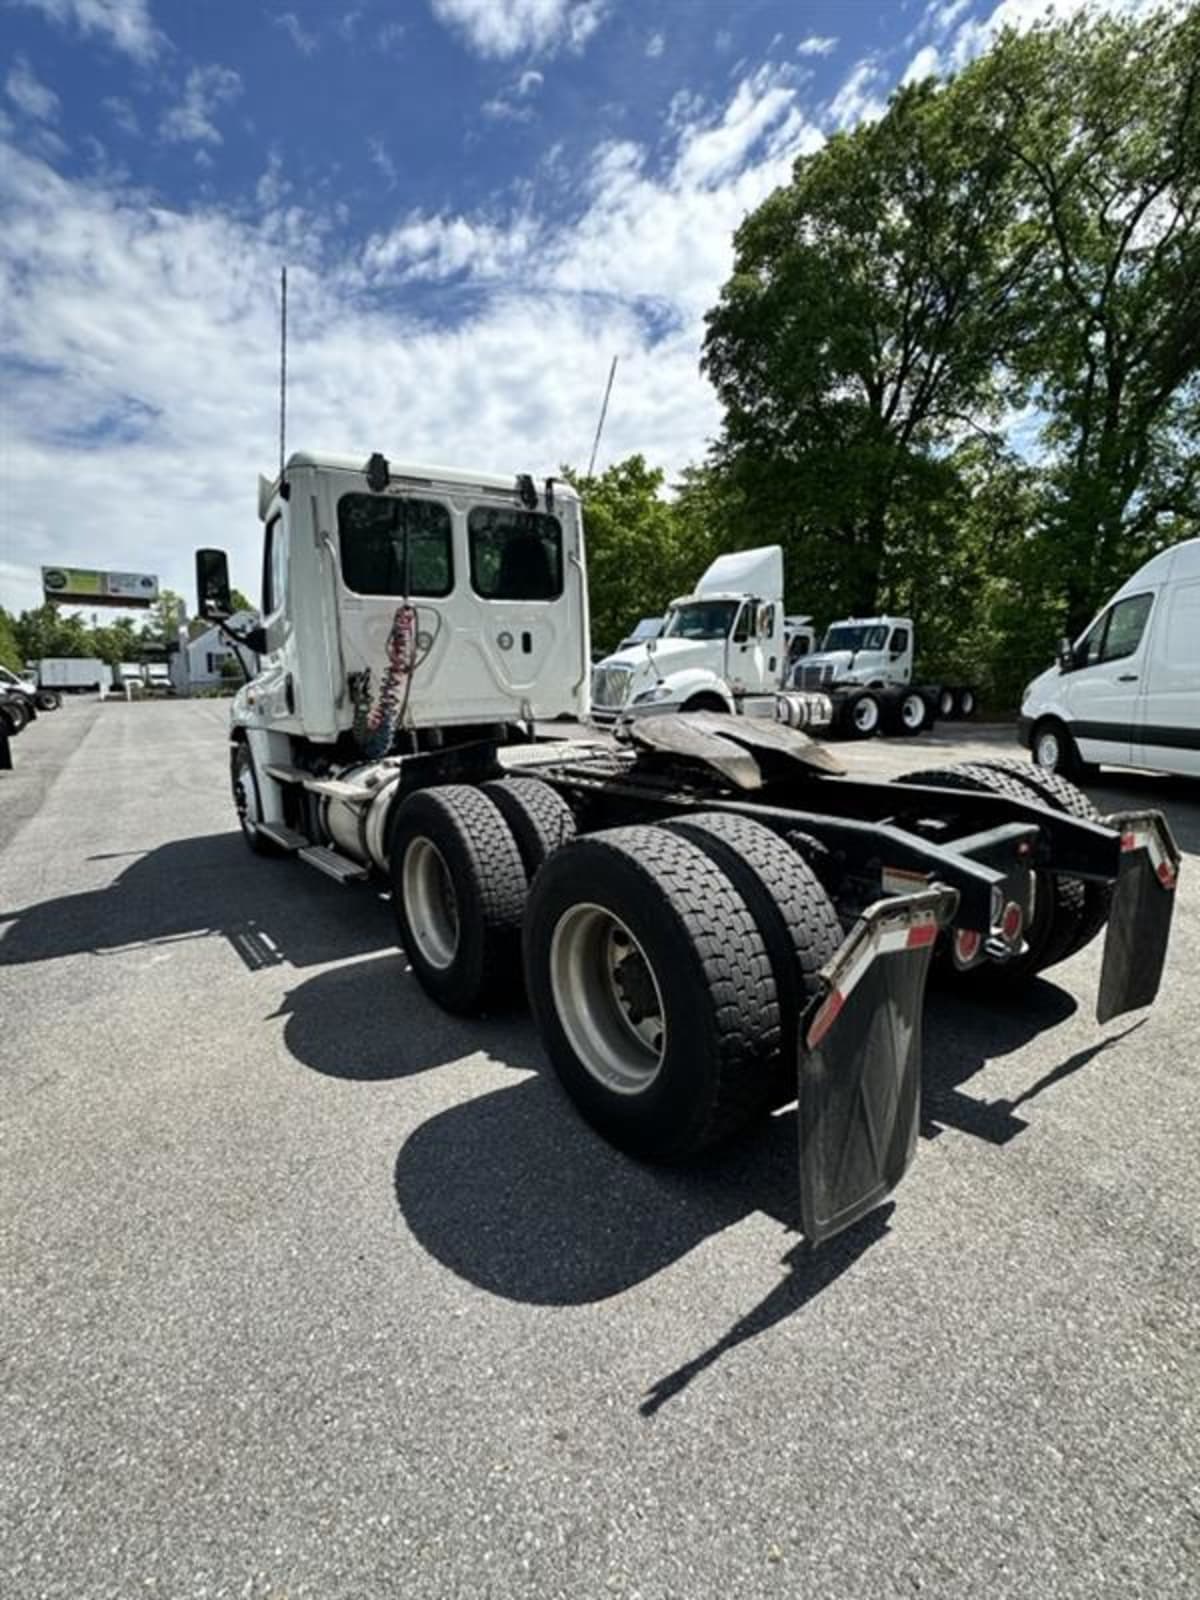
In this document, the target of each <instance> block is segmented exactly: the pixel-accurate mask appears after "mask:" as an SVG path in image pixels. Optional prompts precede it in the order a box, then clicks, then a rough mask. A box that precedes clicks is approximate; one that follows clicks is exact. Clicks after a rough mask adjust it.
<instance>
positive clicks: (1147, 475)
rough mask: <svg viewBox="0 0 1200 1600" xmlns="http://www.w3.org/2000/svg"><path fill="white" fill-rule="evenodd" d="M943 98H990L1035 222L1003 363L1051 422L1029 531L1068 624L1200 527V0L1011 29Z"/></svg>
mask: <svg viewBox="0 0 1200 1600" xmlns="http://www.w3.org/2000/svg"><path fill="white" fill-rule="evenodd" d="M952 94H953V95H954V96H955V97H959V98H966V99H970V100H972V101H978V102H980V103H984V104H989V105H992V106H993V107H995V108H996V116H997V127H998V131H999V143H1000V144H1001V145H1002V147H1003V150H1004V152H1005V154H1006V156H1007V157H1008V158H1009V159H1010V160H1011V162H1012V164H1013V169H1014V173H1015V176H1016V179H1017V182H1018V204H1019V206H1020V207H1022V208H1023V209H1024V211H1025V212H1026V213H1027V214H1028V215H1029V216H1031V217H1035V218H1036V219H1037V222H1038V227H1039V230H1040V238H1041V244H1040V248H1039V251H1038V253H1037V256H1036V258H1035V259H1034V261H1033V263H1032V265H1031V269H1030V270H1029V271H1028V272H1027V273H1026V274H1025V278H1024V282H1023V286H1022V294H1021V297H1020V304H1019V307H1018V314H1019V319H1020V322H1021V325H1022V329H1023V337H1022V338H1021V340H1020V341H1019V342H1018V343H1017V344H1016V345H1015V346H1014V349H1013V362H1014V369H1015V372H1016V375H1017V377H1018V378H1019V379H1020V381H1021V382H1022V384H1023V385H1024V388H1025V391H1026V395H1027V397H1028V398H1029V399H1030V400H1031V401H1032V402H1033V403H1034V404H1035V405H1036V406H1037V407H1038V408H1039V409H1040V411H1041V412H1042V413H1043V415H1044V417H1045V427H1044V430H1043V444H1044V445H1045V447H1046V450H1047V460H1046V472H1045V494H1044V498H1043V508H1042V516H1041V519H1040V528H1039V531H1040V534H1041V536H1042V537H1043V538H1044V539H1046V540H1048V541H1049V543H1050V545H1051V546H1052V549H1053V559H1052V563H1051V564H1052V566H1053V568H1054V570H1055V572H1056V574H1057V581H1056V584H1055V592H1057V593H1061V594H1062V595H1063V597H1064V600H1065V605H1066V611H1067V617H1068V621H1069V622H1070V624H1071V626H1072V627H1078V626H1081V625H1082V624H1083V623H1084V622H1086V621H1087V619H1088V617H1089V615H1090V614H1091V612H1092V611H1093V610H1094V609H1095V607H1096V605H1097V604H1098V603H1099V602H1100V601H1101V600H1103V598H1104V597H1105V596H1106V595H1107V594H1108V592H1109V591H1110V590H1111V588H1112V584H1113V580H1114V578H1115V577H1117V576H1119V575H1120V574H1122V573H1126V572H1129V571H1131V570H1132V569H1133V568H1134V567H1136V566H1137V565H1138V563H1139V562H1140V561H1142V560H1144V559H1145V558H1146V557H1147V556H1148V555H1149V554H1151V553H1152V551H1153V550H1154V549H1156V548H1159V547H1160V546H1161V545H1162V544H1163V543H1164V542H1166V541H1167V540H1168V539H1169V538H1170V537H1172V535H1174V536H1175V537H1178V536H1180V534H1181V533H1182V532H1185V531H1189V530H1190V531H1193V532H1194V531H1195V530H1196V528H1197V526H1198V525H1200V447H1198V445H1197V437H1198V430H1200V10H1197V9H1196V8H1195V7H1192V8H1190V9H1188V10H1185V11H1182V12H1181V11H1178V10H1165V11H1161V12H1159V13H1157V14H1153V15H1150V16H1143V17H1141V18H1138V17H1131V16H1123V17H1100V18H1096V17H1090V18H1089V16H1088V15H1087V13H1086V12H1082V13H1080V15H1079V16H1077V17H1076V18H1074V19H1073V20H1072V21H1070V22H1069V23H1067V24H1065V25H1063V26H1058V27H1049V26H1042V27H1038V28H1035V29H1033V30H1032V31H1030V32H1028V33H1025V34H1015V33H1009V34H1006V35H1004V36H1003V37H1002V38H1001V39H1000V41H999V42H998V44H997V45H996V47H995V48H994V49H993V50H992V51H991V52H990V53H989V54H988V55H987V56H986V57H984V58H983V59H982V60H981V61H979V62H978V63H977V64H976V65H975V66H974V67H972V68H971V69H969V70H968V71H967V72H966V73H964V74H963V76H962V77H961V78H960V79H959V80H958V82H957V83H956V84H955V85H954V88H953V90H952Z"/></svg>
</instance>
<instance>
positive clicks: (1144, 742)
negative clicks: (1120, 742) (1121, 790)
mask: <svg viewBox="0 0 1200 1600" xmlns="http://www.w3.org/2000/svg"><path fill="white" fill-rule="evenodd" d="M1197 564H1198V565H1200V563H1197ZM1174 570H1175V569H1174V568H1173V569H1172V572H1173V573H1174ZM1134 760H1135V762H1136V764H1137V765H1138V766H1145V767H1159V768H1161V769H1162V770H1164V771H1166V772H1178V773H1181V774H1183V775H1184V776H1188V777H1200V573H1197V575H1196V576H1195V577H1187V578H1185V579H1184V580H1183V581H1182V582H1178V583H1171V584H1169V585H1168V586H1166V587H1164V588H1163V590H1162V592H1161V593H1160V595H1159V604H1158V615H1157V617H1156V619H1155V625H1154V629H1153V637H1152V638H1151V640H1150V648H1149V651H1148V657H1147V661H1146V669H1145V688H1144V691H1143V694H1142V697H1141V702H1140V705H1139V708H1138V723H1137V728H1136V731H1135V736H1134Z"/></svg>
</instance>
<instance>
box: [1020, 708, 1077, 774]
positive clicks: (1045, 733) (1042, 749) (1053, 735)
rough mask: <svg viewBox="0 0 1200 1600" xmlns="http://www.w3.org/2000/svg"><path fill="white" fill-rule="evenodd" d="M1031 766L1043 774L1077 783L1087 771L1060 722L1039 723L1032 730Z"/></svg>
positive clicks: (1074, 745) (1073, 742)
mask: <svg viewBox="0 0 1200 1600" xmlns="http://www.w3.org/2000/svg"><path fill="white" fill-rule="evenodd" d="M1030 753H1031V755H1032V756H1033V764H1034V766H1036V767H1041V768H1042V770H1043V771H1044V772H1055V773H1057V774H1058V776H1059V777H1060V778H1067V779H1069V780H1070V781H1071V782H1075V781H1077V780H1078V779H1079V778H1081V777H1082V776H1083V775H1084V773H1085V772H1086V771H1087V770H1088V769H1087V768H1086V767H1085V766H1084V763H1083V762H1082V761H1081V760H1080V757H1079V747H1078V745H1077V744H1076V743H1075V741H1074V739H1073V738H1072V737H1071V735H1070V734H1069V733H1068V732H1067V730H1066V729H1065V728H1064V727H1063V725H1062V723H1061V722H1041V723H1039V724H1038V726H1037V727H1036V728H1035V729H1034V730H1033V742H1032V747H1031V751H1030Z"/></svg>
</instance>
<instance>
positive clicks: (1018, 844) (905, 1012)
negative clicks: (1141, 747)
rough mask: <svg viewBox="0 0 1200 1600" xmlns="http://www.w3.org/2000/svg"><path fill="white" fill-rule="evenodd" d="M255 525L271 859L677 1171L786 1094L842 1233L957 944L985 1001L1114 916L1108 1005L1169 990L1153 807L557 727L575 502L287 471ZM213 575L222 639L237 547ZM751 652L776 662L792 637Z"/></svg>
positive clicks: (343, 469) (891, 1119) (579, 646)
mask: <svg viewBox="0 0 1200 1600" xmlns="http://www.w3.org/2000/svg"><path fill="white" fill-rule="evenodd" d="M259 509H260V514H261V517H262V520H263V523H264V551H263V573H264V592H263V603H262V620H261V623H260V624H259V625H258V626H257V627H256V628H250V629H233V630H231V636H232V637H234V638H235V639H236V641H237V642H238V643H241V644H244V645H249V646H250V647H251V648H252V649H253V650H255V651H257V652H258V654H259V655H260V657H261V670H260V671H259V672H258V674H257V675H256V676H255V677H254V678H253V679H252V680H251V681H250V682H249V683H247V684H246V685H244V686H243V687H242V688H241V690H240V691H239V692H238V694H237V696H236V697H235V699H234V701H233V705H232V714H231V715H232V721H231V728H230V749H229V754H230V777H231V786H232V792H233V801H234V805H235V807H236V812H237V818H238V822H239V825H240V827H241V830H242V833H243V835H244V837H245V840H246V843H247V844H248V845H249V847H250V848H251V849H252V850H254V851H255V852H257V853H260V854H264V855H266V854H270V855H282V856H291V857H294V858H296V859H297V860H299V861H300V862H302V863H304V864H306V865H308V866H310V867H314V868H316V869H318V870H320V871H322V872H325V873H327V874H329V875H330V876H331V877H333V878H335V879H338V880H339V881H342V882H346V883H351V882H353V881H355V880H361V879H366V878H369V877H372V876H374V877H378V878H381V879H382V880H383V881H384V882H385V883H387V884H388V885H389V886H390V890H391V898H392V905H393V908H394V912H395V917H396V924H397V931H398V935H399V939H400V943H401V944H402V946H403V948H404V950H405V952H406V953H407V956H408V960H409V963H410V966H411V969H412V975H413V978H415V980H416V982H417V983H419V984H420V985H421V987H422V988H423V989H424V990H425V991H426V993H427V994H428V995H429V996H431V997H432V998H433V999H434V1000H435V1001H437V1002H438V1003H439V1004H440V1005H442V1006H443V1007H445V1008H447V1009H449V1010H452V1011H455V1012H458V1013H460V1014H472V1013H477V1012H481V1011H486V1010H488V1009H489V1008H492V1007H495V1006H503V1005H505V1004H511V1003H512V999H513V996H514V994H520V992H521V991H522V988H523V989H524V991H525V993H526V994H527V995H528V999H529V1002H530V1004H531V1006H532V1009H533V1013H534V1018H535V1020H536V1024H537V1027H538V1030H539V1033H540V1036H541V1039H542V1042H543V1045H544V1048H545V1051H546V1054H547V1056H548V1057H549V1060H550V1063H551V1066H552V1067H553V1069H554V1071H555V1073H556V1074H557V1076H558V1079H559V1081H560V1083H561V1084H562V1086H563V1088H564V1090H565V1091H566V1093H567V1095H568V1096H569V1097H570V1099H571V1100H572V1102H573V1103H574V1105H575V1106H576V1107H577V1108H578V1110H579V1111H580V1112H581V1113H582V1114H583V1115H584V1116H585V1117H586V1118H587V1119H588V1120H589V1121H590V1122H591V1123H592V1124H593V1126H594V1127H595V1128H597V1129H598V1130H599V1132H600V1133H601V1134H603V1135H604V1136H605V1137H606V1138H608V1139H609V1140H610V1141H612V1142H613V1143H614V1144H616V1145H617V1146H619V1147H620V1148H622V1149H624V1150H627V1151H630V1152H632V1153H633V1154H635V1155H637V1156H639V1157H641V1158H644V1159H659V1160H680V1159H683V1158H686V1157H688V1156H690V1155H691V1154H693V1153H694V1152H696V1151H698V1150H701V1149H703V1148H705V1147H706V1146H709V1145H712V1144H714V1143H716V1142H717V1141H719V1140H720V1139H722V1138H724V1137H726V1136H728V1135H730V1134H731V1133H733V1132H734V1131H735V1130H737V1129H739V1128H741V1127H743V1126H744V1125H745V1124H747V1123H748V1122H750V1121H751V1120H752V1119H754V1118H755V1117H758V1116H762V1115H765V1114H766V1113H767V1112H768V1111H769V1109H770V1108H772V1107H773V1106H776V1105H779V1104H782V1103H785V1102H786V1101H788V1100H796V1101H797V1105H798V1111H797V1122H798V1129H799V1139H800V1148H799V1192H800V1200H799V1221H800V1225H801V1228H802V1231H803V1232H804V1234H805V1235H806V1236H807V1238H808V1239H809V1240H810V1241H811V1242H812V1243H814V1244H815V1243H819V1242H820V1241H821V1240H822V1239H825V1238H827V1237H829V1236H830V1235H831V1234H834V1233H836V1232H838V1231H839V1230H840V1229H841V1228H844V1227H846V1226H847V1225H848V1224H849V1223H851V1222H853V1221H854V1220H855V1219H856V1218H858V1217H860V1216H862V1215H863V1214H864V1212H865V1211H867V1210H868V1209H870V1208H871V1207H873V1206H875V1205H877V1204H878V1203H879V1202H880V1201H881V1200H882V1199H883V1198H884V1196H885V1195H887V1194H888V1193H889V1192H890V1191H891V1189H892V1188H893V1187H894V1186H895V1184H896V1183H897V1182H898V1181H899V1180H900V1178H901V1177H902V1175H903V1173H904V1172H905V1170H906V1169H907V1167H908V1165H909V1163H910V1161H911V1160H912V1157H913V1153H914V1150H915V1144H916V1131H917V1114H918V1105H919V1088H920V1071H921V1046H920V1040H921V1014H922V1008H923V1004H924V992H925V982H926V977H927V973H928V969H929V964H930V961H931V959H933V957H934V952H935V949H936V951H937V959H938V960H939V961H941V962H943V963H944V964H945V966H946V969H947V972H948V973H949V974H951V975H952V976H953V977H955V978H956V979H957V980H958V981H960V982H962V983H964V984H971V983H977V982H985V981H989V980H991V981H999V982H1005V983H1008V984H1010V985H1013V986H1019V985H1020V984H1021V983H1022V982H1023V981H1025V980H1027V979H1028V978H1029V977H1030V976H1031V975H1032V974H1033V973H1035V972H1037V971H1039V970H1041V969H1042V968H1044V967H1045V966H1047V965H1049V964H1050V963H1052V962H1054V961H1058V960H1061V959H1063V958H1064V957H1065V956H1066V955H1068V954H1069V953H1070V952H1071V951H1073V950H1075V949H1078V948H1079V947H1080V945H1082V944H1083V943H1086V942H1087V941H1088V940H1089V939H1091V938H1092V937H1094V936H1095V935H1096V934H1097V933H1098V932H1099V931H1100V930H1101V928H1102V927H1103V926H1104V924H1105V923H1106V922H1107V923H1108V924H1109V934H1108V938H1107V941H1106V947H1105V955H1104V964H1103V974H1102V978H1101V983H1100V994H1099V1002H1098V1012H1099V1014H1100V1015H1101V1017H1107V1016H1112V1015H1115V1014H1117V1013H1118V1012H1122V1011H1125V1010H1128V1009H1130V1008H1132V1007H1135V1006H1142V1005H1146V1004H1149V1003H1150V1002H1151V1001H1152V1000H1153V998H1154V996H1155V994H1156V992H1157V988H1158V983H1159V978H1160V974H1161V970H1162V966H1163V961H1164V959H1165V953H1166V948H1167V942H1168V937H1169V928H1170V922H1171V913H1172V907H1173V904H1174V892H1173V891H1174V883H1175V874H1176V873H1177V871H1178V865H1179V853H1178V851H1177V849H1176V847H1175V845H1174V842H1173V840H1172V839H1171V836H1170V833H1169V831H1168V830H1167V827H1166V825H1165V823H1164V822H1163V820H1162V819H1161V817H1160V816H1158V814H1157V813H1150V812H1138V813H1130V814H1127V815H1122V816H1119V817H1110V818H1107V819H1103V820H1102V819H1100V818H1099V817H1097V816H1096V814H1095V812H1094V811H1093V810H1092V809H1091V808H1090V806H1089V803H1088V802H1087V801H1086V800H1085V799H1084V797H1083V796H1082V795H1081V794H1079V792H1078V791H1077V790H1074V789H1072V788H1071V787H1070V785H1067V784H1064V783H1063V782H1062V781H1061V780H1059V779H1056V778H1051V777H1047V776H1046V775H1043V774H1039V773H1038V771H1037V769H1036V768H1033V767H1030V768H1029V769H1028V770H1026V769H1024V768H1021V769H1020V770H1019V771H1017V772H1014V771H1012V770H1011V769H1010V768H1009V767H1008V766H1006V764H1005V763H1003V762H1000V763H995V764H992V765H971V766H961V767H958V768H951V769H948V770H947V771H945V772H940V773H936V774H915V775H913V778H912V780H911V781H909V782H902V783H880V782H867V781H861V780H854V779H851V778H849V777H847V776H844V775H839V773H838V771H837V763H836V761H834V759H833V758H832V756H831V755H830V754H829V753H828V752H827V751H826V750H824V749H823V748H822V747H821V746H819V745H816V744H814V743H813V741H812V740H811V739H809V738H808V737H807V736H806V735H804V734H803V733H801V732H799V731H797V730H795V729H794V728H791V727H789V726H786V725H785V724H783V723H781V722H779V721H776V720H768V719H766V718H760V717H756V716H750V715H735V716H731V715H728V714H726V713H717V712H712V713H707V714H704V713H701V714H697V715H689V716H686V717H684V716H671V715H663V716H658V717H648V718H644V719H634V720H633V721H631V723H630V724H629V726H628V728H626V729H624V730H622V733H623V737H622V738H621V739H619V740H618V741H616V742H615V743H614V741H612V740H608V739H603V740H601V739H582V740H581V739H577V738H562V737H558V738H553V737H543V736H542V735H541V734H540V732H539V722H541V721H543V720H544V719H550V718H554V717H558V716H562V715H568V716H571V717H573V718H576V719H580V720H582V719H583V718H585V717H586V715H587V712H588V686H589V641H588V597H587V581H586V567H585V556H584V535H583V523H582V518H581V514H580V503H579V500H578V498H577V496H576V494H575V492H574V491H573V490H572V489H571V488H570V487H569V486H568V485H565V484H563V483H561V482H558V481H556V480H553V479H546V480H544V481H543V482H541V483H535V482H534V480H533V479H532V478H531V477H529V476H527V475H521V476H519V477H517V478H515V479H513V478H505V477H494V476H488V475H484V474H479V473H467V472H461V471H451V470H448V469H444V468H426V467H412V466H403V467H401V466H396V465H393V464H390V463H389V462H388V461H387V460H386V459H385V458H384V457H383V456H382V455H379V454H376V455H373V456H371V457H370V459H369V460H367V461H362V460H359V459H353V458H346V457H336V456H325V455H316V454H296V455H293V456H292V457H291V458H290V459H289V460H288V461H287V463H286V466H285V468H284V470H283V472H282V474H281V476H280V477H279V478H278V479H277V480H276V481H275V482H273V483H268V482H265V481H263V482H261V483H260V493H259ZM197 584H198V590H199V610H200V613H201V614H202V615H203V616H205V617H208V618H209V619H211V620H214V621H216V620H221V619H222V618H224V619H228V617H229V615H230V610H231V601H230V590H229V578H228V568H227V564H226V561H225V557H224V555H223V553H222V552H220V551H200V552H198V553H197ZM753 631H754V636H755V640H756V641H761V643H757V642H756V643H755V646H754V647H755V648H762V649H768V650H769V648H770V640H772V639H773V638H774V637H775V619H774V618H772V619H771V622H770V626H769V627H766V628H764V627H762V626H761V619H760V618H758V617H756V620H755V628H754V630H753ZM670 637H675V638H681V637H683V638H686V634H683V633H678V632H677V633H676V634H674V635H671V636H669V637H668V639H666V640H664V646H666V645H668V644H669V642H670ZM738 642H740V641H738ZM280 870H285V869H283V868H281V869H280ZM404 981H406V982H407V981H410V980H408V979H407V978H406V979H405V980H404ZM346 1025H347V1027H348V1028H352V1027H353V1018H351V1017H347V1019H346Z"/></svg>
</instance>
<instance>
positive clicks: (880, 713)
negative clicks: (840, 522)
mask: <svg viewBox="0 0 1200 1600" xmlns="http://www.w3.org/2000/svg"><path fill="white" fill-rule="evenodd" d="M811 621H812V619H811V618H810V617H788V616H785V615H784V610H783V551H782V549H781V548H780V546H779V545H766V546H763V547H762V548H760V549H755V550H736V551H733V552H731V553H729V554H727V555H722V556H718V557H717V559H716V560H715V561H714V562H713V563H712V565H711V566H710V567H709V568H708V570H707V571H706V572H705V573H704V575H703V576H702V577H701V579H700V581H699V582H698V583H697V584H696V587H695V590H694V591H693V592H692V593H691V594H689V595H682V596H680V598H679V599H677V600H674V601H672V602H671V605H670V607H669V608H668V610H667V615H666V618H665V621H664V623H663V626H662V629H661V632H660V633H659V635H658V636H657V638H654V639H647V640H643V641H641V642H637V643H626V644H625V645H622V647H621V648H620V649H619V650H617V651H616V652H615V653H614V654H613V655H611V656H609V657H607V658H606V659H605V660H603V661H600V662H598V663H597V665H596V667H595V668H594V670H593V674H592V716H593V719H594V720H595V721H596V722H597V723H598V724H600V725H602V726H603V725H609V724H612V723H615V722H616V721H617V720H618V719H619V718H624V717H641V716H645V715H647V714H657V713H661V712H663V711H686V712H692V711H723V712H731V713H739V712H741V713H747V714H750V715H762V714H764V713H765V714H766V715H768V716H770V715H777V716H779V717H780V719H781V720H785V721H789V722H791V723H792V725H793V726H797V727H802V728H809V729H820V730H821V731H823V732H824V733H826V734H835V735H846V736H847V737H851V738H868V737H870V735H872V734H874V733H878V732H880V731H881V730H886V731H888V732H894V733H900V734H917V733H920V732H921V731H922V729H924V728H926V727H928V726H930V725H931V724H932V722H933V721H934V718H935V717H936V716H938V715H939V714H941V715H943V716H949V715H952V714H953V713H954V712H955V711H956V710H958V711H960V712H961V714H964V715H969V714H970V712H971V711H972V710H973V709H974V700H973V697H972V696H971V693H970V691H963V690H955V689H952V688H950V687H949V686H943V685H940V684H914V683H913V682H912V668H913V627H912V623H911V622H910V621H908V620H907V619H906V618H871V619H869V620H867V621H864V622H862V623H856V622H851V621H847V622H844V623H834V624H833V625H832V626H831V627H830V628H829V629H828V630H827V632H826V635H825V639H824V641H823V643H822V647H821V650H820V651H819V652H816V653H814V652H813V644H814V642H815V636H814V634H813V631H812V626H811ZM968 697H969V698H968Z"/></svg>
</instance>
